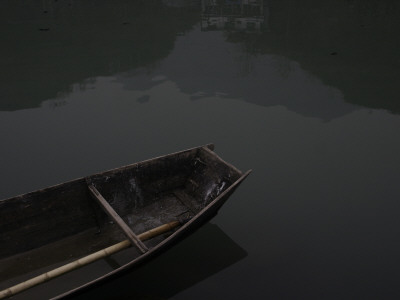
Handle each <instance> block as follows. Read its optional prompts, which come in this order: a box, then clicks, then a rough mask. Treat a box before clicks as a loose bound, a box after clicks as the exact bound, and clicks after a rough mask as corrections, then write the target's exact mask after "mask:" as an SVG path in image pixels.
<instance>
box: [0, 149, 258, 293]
mask: <svg viewBox="0 0 400 300" xmlns="http://www.w3.org/2000/svg"><path fill="white" fill-rule="evenodd" d="M213 149H214V146H213V145H212V144H210V145H206V146H201V147H196V148H192V149H188V150H184V151H181V152H177V153H173V154H169V155H166V156H161V157H158V158H154V159H150V160H147V161H143V162H140V163H135V164H132V165H128V166H124V167H121V168H118V169H114V170H110V171H106V172H103V173H99V174H95V175H91V176H88V177H85V178H79V179H76V180H73V181H70V182H66V183H63V184H60V185H56V186H52V187H49V188H46V189H43V190H39V191H36V192H32V193H28V194H24V195H21V196H17V197H14V198H10V199H5V200H2V201H0V213H1V221H0V222H1V226H0V242H1V247H0V283H1V285H0V290H1V289H3V291H0V299H1V298H6V297H9V296H12V295H15V294H17V293H19V292H22V291H24V290H27V289H28V288H29V289H31V288H32V287H34V286H36V285H38V284H40V283H42V282H45V281H48V280H49V279H52V278H53V277H58V276H61V275H63V274H65V273H67V272H70V271H72V270H75V269H76V268H77V267H82V266H83V265H87V266H85V268H88V266H91V265H92V264H91V265H88V264H89V263H92V262H93V261H96V260H98V259H101V258H104V257H106V256H109V255H110V254H113V253H117V252H118V251H121V250H122V249H127V248H128V249H129V251H128V250H124V251H128V252H126V253H125V254H124V259H125V260H124V261H123V263H122V264H121V265H120V266H118V267H117V268H115V269H113V270H111V271H107V272H105V273H104V272H103V273H101V274H96V273H94V274H93V272H91V276H85V282H79V281H78V280H77V282H76V283H74V284H73V285H72V286H71V284H69V285H68V284H67V285H65V284H64V285H63V288H62V289H60V291H56V296H55V298H54V299H59V298H62V297H66V296H70V295H72V294H74V293H77V292H79V291H82V290H83V289H85V288H88V287H90V286H93V285H95V284H98V283H101V282H102V281H104V280H106V279H109V278H112V277H115V276H116V275H117V274H120V273H122V272H126V271H127V270H128V269H131V268H133V267H135V266H138V265H139V264H142V263H144V262H146V261H148V260H149V259H150V258H152V257H154V256H155V255H157V254H159V253H160V252H161V251H164V250H165V249H166V248H168V247H169V246H171V245H172V244H174V243H176V242H177V241H179V240H181V239H182V238H183V237H185V236H186V235H188V234H189V233H191V232H193V231H194V230H195V229H197V228H198V227H199V226H201V225H202V224H204V223H205V222H207V221H208V220H209V219H211V218H212V217H213V216H215V215H216V214H217V212H218V210H219V209H220V207H221V206H222V205H223V204H224V203H225V201H226V200H227V199H228V197H229V196H230V195H231V194H232V192H233V191H234V190H235V189H236V188H237V187H238V186H239V184H240V183H241V182H242V181H243V180H244V179H245V178H246V177H247V176H248V174H249V173H250V172H251V170H250V171H247V172H245V173H243V172H241V171H239V170H238V169H237V168H235V167H234V166H232V165H231V164H229V163H227V162H225V161H224V160H222V159H221V158H220V157H219V156H218V155H217V154H215V152H214V151H213ZM124 239H126V240H124ZM121 241H122V242H121ZM130 246H131V247H130ZM124 251H122V252H124ZM122 252H119V253H122ZM114 255H117V254H114ZM126 257H128V258H126ZM77 259H78V260H77ZM74 272H77V271H74ZM64 276H67V275H63V276H61V277H58V278H57V280H62V278H63V277H64ZM35 288H37V287H35ZM35 288H33V290H34V289H35ZM31 291H32V290H31ZM24 293H26V292H24ZM57 295H58V296H57Z"/></svg>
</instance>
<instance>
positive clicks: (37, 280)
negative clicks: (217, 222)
mask: <svg viewBox="0 0 400 300" xmlns="http://www.w3.org/2000/svg"><path fill="white" fill-rule="evenodd" d="M180 224H181V223H180V222H178V221H174V222H170V223H167V224H164V225H161V226H159V227H156V228H154V229H151V230H149V231H146V232H144V233H142V234H139V235H138V236H137V237H138V238H139V239H140V240H141V241H144V240H148V239H151V238H152V237H155V236H157V235H160V234H162V233H165V232H168V231H170V230H172V229H174V228H175V227H177V226H179V225H180ZM130 245H131V242H130V241H129V240H124V241H122V242H120V243H118V244H115V245H112V246H110V247H107V248H104V249H102V250H100V251H97V252H95V253H92V254H90V255H88V256H85V257H82V258H80V259H78V260H75V261H73V262H70V263H69V264H66V265H63V266H61V267H59V268H56V269H53V270H51V271H49V272H46V273H43V274H41V275H39V276H36V277H34V278H32V279H29V280H27V281H24V282H21V283H19V284H17V285H14V286H12V287H9V288H7V289H5V290H3V291H0V299H4V298H7V297H11V296H13V295H16V294H17V293H20V292H23V291H25V290H27V289H29V288H31V287H34V286H36V285H39V284H41V283H44V282H46V281H49V280H51V279H53V278H56V277H58V276H60V275H63V274H65V273H68V272H70V271H72V270H75V269H78V268H80V267H83V266H85V265H87V264H90V263H92V262H94V261H96V260H99V259H102V258H104V257H107V256H109V255H112V254H114V253H116V252H119V251H121V250H123V249H125V248H128V247H129V246H130Z"/></svg>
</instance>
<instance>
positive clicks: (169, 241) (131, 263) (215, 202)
mask: <svg viewBox="0 0 400 300" xmlns="http://www.w3.org/2000/svg"><path fill="white" fill-rule="evenodd" d="M199 148H201V147H199ZM213 153H214V152H213ZM214 154H215V153H214ZM215 155H216V157H217V158H219V159H221V158H220V157H219V156H218V155H217V154H215ZM221 161H223V160H222V159H221ZM225 163H226V162H225ZM227 164H229V163H227ZM229 165H230V164H229ZM235 169H236V168H235ZM236 170H237V169H236ZM239 172H240V171H239ZM251 172H252V170H251V169H250V170H248V171H246V172H245V173H243V172H240V173H241V174H242V175H241V176H240V177H239V178H238V179H237V180H236V181H235V182H233V183H232V184H231V185H230V186H229V187H228V188H227V189H225V190H224V191H223V192H222V193H221V194H220V195H218V196H217V197H216V198H215V199H214V200H213V201H211V202H210V203H209V204H208V205H207V206H206V207H204V208H203V209H202V210H200V211H199V212H198V213H197V214H196V215H195V216H194V217H193V218H192V219H190V221H188V222H187V223H185V224H184V225H182V227H180V228H179V229H178V230H176V231H175V232H174V233H172V234H171V235H170V236H169V237H167V238H166V239H165V240H163V241H162V242H160V243H159V244H158V245H157V246H155V247H153V248H151V249H150V250H149V251H148V252H146V253H144V254H142V255H140V256H138V257H137V258H135V259H133V260H131V261H129V262H127V263H126V264H124V265H122V266H120V267H119V268H117V269H115V270H113V271H111V272H108V273H106V274H104V275H102V276H100V277H98V278H96V279H94V280H91V281H89V282H87V283H85V284H83V285H81V286H78V287H76V288H74V289H71V290H69V291H67V292H65V293H62V294H60V295H58V296H55V297H53V298H51V300H58V299H62V298H64V297H67V296H72V295H73V294H75V293H77V292H79V291H82V290H84V289H86V288H89V287H90V286H92V285H95V284H98V283H100V282H102V281H104V280H106V279H108V278H110V277H112V276H115V275H117V274H118V273H121V272H123V271H126V270H128V269H129V268H131V267H134V266H135V265H137V264H139V263H141V262H142V261H145V260H146V259H148V258H150V257H151V256H153V255H155V254H157V252H159V251H160V250H162V249H163V248H167V247H168V246H169V245H171V244H172V243H173V242H175V240H179V238H180V235H181V234H184V233H186V232H190V230H189V228H190V227H192V226H194V227H195V226H196V222H197V221H199V220H200V218H201V217H202V216H204V215H205V214H206V212H208V211H211V209H212V208H213V207H217V205H218V204H219V202H221V201H223V200H224V198H225V197H226V196H227V195H228V194H229V193H230V192H232V191H233V190H234V189H235V188H236V187H238V185H239V184H240V183H241V182H242V181H243V180H244V179H246V177H247V176H248V175H249V174H250V173H251ZM225 200H226V199H225ZM217 211H218V209H216V211H215V214H216V213H217Z"/></svg>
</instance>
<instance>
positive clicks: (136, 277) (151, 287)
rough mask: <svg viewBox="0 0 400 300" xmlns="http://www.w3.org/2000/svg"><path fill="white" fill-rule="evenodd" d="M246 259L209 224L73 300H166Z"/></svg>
mask: <svg viewBox="0 0 400 300" xmlns="http://www.w3.org/2000/svg"><path fill="white" fill-rule="evenodd" d="M246 256H247V252H246V251H245V250H244V249H243V248H241V247H240V246H239V245H238V244H236V243H235V242H234V241H233V240H232V239H231V238H230V237H229V236H227V235H226V234H225V233H224V232H223V231H222V230H221V229H220V228H219V227H218V226H217V225H215V224H211V223H207V224H206V225H204V226H203V227H202V228H200V229H199V230H198V231H196V232H195V233H194V234H193V235H191V236H189V237H188V238H187V239H185V240H183V241H182V242H181V243H179V244H177V245H175V246H174V247H173V248H171V249H170V250H168V251H167V252H165V253H163V254H161V255H160V256H158V257H156V258H155V259H154V260H152V261H150V262H149V263H147V264H145V265H143V266H141V267H139V268H138V269H136V270H133V271H131V272H129V273H127V274H124V275H122V276H121V277H118V280H112V281H109V282H106V283H104V284H102V285H101V286H96V287H95V288H93V289H90V290H86V291H84V292H82V293H81V294H79V295H75V296H73V297H71V299H76V300H78V299H166V298H170V297H172V296H174V295H176V294H177V293H179V292H181V291H183V290H185V289H187V288H189V287H190V286H193V285H195V284H196V283H198V282H200V281H202V280H204V279H206V278H207V277H209V276H211V275H213V274H216V273H218V272H220V271H221V270H223V269H225V268H227V267H229V266H231V265H233V264H235V263H236V262H238V261H240V260H241V259H243V258H245V257H246ZM108 263H110V264H113V263H114V264H115V265H116V266H117V264H118V263H117V262H116V261H113V260H108Z"/></svg>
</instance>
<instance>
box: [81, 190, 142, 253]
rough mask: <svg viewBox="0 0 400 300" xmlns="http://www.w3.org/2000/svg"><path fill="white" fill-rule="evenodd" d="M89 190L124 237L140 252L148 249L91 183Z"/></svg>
mask: <svg viewBox="0 0 400 300" xmlns="http://www.w3.org/2000/svg"><path fill="white" fill-rule="evenodd" d="M88 188H89V190H90V192H91V193H92V196H93V198H94V199H96V200H97V201H98V203H99V204H100V206H101V207H102V208H103V209H104V211H105V212H106V213H107V214H108V215H109V216H110V217H111V219H113V220H114V222H115V223H117V225H118V226H119V227H120V228H121V229H122V231H123V232H124V233H125V235H126V237H127V238H128V239H129V240H130V241H131V242H132V244H133V245H135V246H136V247H137V248H138V249H139V250H140V251H141V252H142V253H146V252H147V251H149V249H148V248H147V247H146V245H145V244H143V243H142V242H141V241H140V239H139V238H138V237H137V236H136V234H134V233H133V231H132V230H131V229H130V228H129V226H128V225H126V223H125V222H124V220H122V218H121V217H120V216H119V215H118V214H117V213H116V212H115V210H114V209H113V208H112V207H111V205H110V204H108V202H107V200H106V199H104V197H103V196H102V195H101V194H100V193H99V191H98V190H97V189H96V188H95V187H94V186H93V185H91V184H89V185H88Z"/></svg>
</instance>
